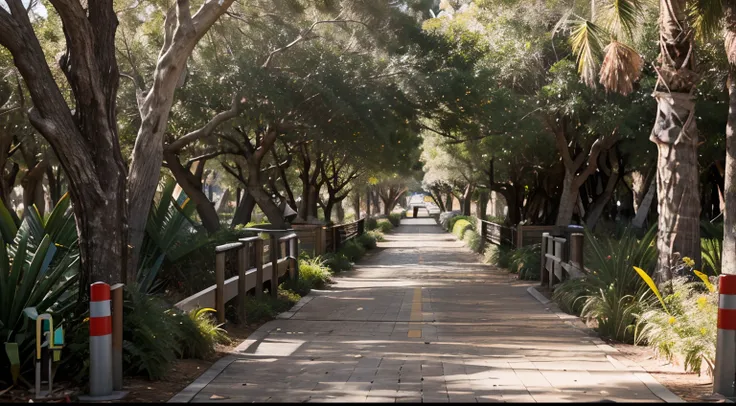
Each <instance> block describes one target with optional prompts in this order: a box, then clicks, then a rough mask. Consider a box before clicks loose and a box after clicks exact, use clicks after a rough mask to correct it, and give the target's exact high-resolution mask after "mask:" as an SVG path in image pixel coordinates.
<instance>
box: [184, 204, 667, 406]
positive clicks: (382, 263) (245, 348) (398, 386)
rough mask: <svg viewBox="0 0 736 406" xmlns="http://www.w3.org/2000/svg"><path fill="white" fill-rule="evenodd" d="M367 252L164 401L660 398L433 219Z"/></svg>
mask: <svg viewBox="0 0 736 406" xmlns="http://www.w3.org/2000/svg"><path fill="white" fill-rule="evenodd" d="M374 251H377V252H375V253H373V254H371V255H369V256H367V257H366V258H365V259H364V260H363V261H361V264H360V265H358V266H356V270H355V271H351V272H348V273H346V274H345V276H340V277H338V278H335V281H336V283H335V284H334V285H333V286H332V288H331V289H330V290H326V291H314V292H313V293H312V294H310V295H309V296H308V297H306V298H305V299H303V301H302V302H300V304H298V305H297V308H295V309H292V312H290V313H287V314H285V315H284V316H283V317H284V318H282V319H278V320H274V321H271V322H269V323H267V324H265V325H263V326H262V327H261V328H260V329H259V330H258V331H257V332H256V333H254V334H253V335H252V336H251V337H250V338H249V340H247V341H246V342H245V343H243V344H242V345H241V346H240V347H238V349H236V352H235V354H234V356H232V357H229V358H228V359H223V360H222V361H221V362H218V364H219V366H218V365H217V364H216V365H215V366H214V367H213V369H212V370H210V371H208V372H207V373H206V374H205V375H208V374H209V378H207V379H205V377H203V379H202V380H201V381H200V382H199V383H198V382H195V383H194V384H193V385H191V386H190V387H189V388H187V389H186V390H185V391H184V392H182V393H181V394H180V395H179V396H178V399H177V398H175V399H172V400H186V399H188V398H191V396H192V395H194V394H195V393H196V395H195V396H194V397H193V399H192V400H194V401H211V400H213V399H212V398H213V395H216V396H214V399H217V400H216V401H219V402H232V401H238V402H252V401H257V402H263V401H271V402H281V401H284V402H287V401H288V402H304V401H310V402H325V401H343V402H363V401H369V402H370V401H385V402H394V401H397V402H419V401H425V402H447V401H450V402H476V401H477V402H533V401H536V402H548V401H549V402H570V401H578V402H591V401H592V402H595V401H600V400H602V399H604V398H605V399H610V400H615V401H661V399H660V398H659V397H658V396H657V395H655V393H653V392H652V390H654V391H655V392H657V394H659V395H660V396H663V394H662V393H661V391H662V390H664V394H665V395H666V394H668V393H669V392H667V391H666V390H665V389H663V388H662V387H661V386H659V385H657V384H656V382H655V383H654V384H652V383H651V382H650V380H651V377H649V375H648V374H646V373H643V372H642V371H641V369H639V368H635V367H632V366H631V365H626V364H624V363H622V362H620V361H618V360H616V359H615V358H613V357H612V356H611V355H612V354H613V353H612V352H611V349H610V347H607V346H605V345H600V344H598V343H600V341H599V340H596V339H594V338H593V337H590V336H588V335H586V334H585V333H584V332H581V331H579V330H577V329H575V328H572V327H571V326H569V325H568V324H566V323H565V322H564V321H563V320H561V319H560V318H559V317H557V316H556V315H554V314H553V313H550V312H549V311H547V310H545V307H544V306H543V305H541V304H540V303H539V302H537V301H536V300H535V299H534V298H532V297H531V296H530V295H529V294H528V293H527V292H526V287H527V286H528V285H526V284H512V283H509V277H508V275H507V274H506V273H505V272H501V271H495V270H493V269H492V268H491V267H489V266H487V265H483V264H480V263H478V261H477V257H476V256H475V255H474V254H472V253H470V251H469V250H467V249H466V248H465V247H464V246H463V243H462V242H459V241H457V240H456V239H455V238H454V237H453V236H452V235H450V234H448V233H445V232H443V231H442V230H441V228H440V227H439V226H437V225H436V224H435V222H434V220H432V219H427V218H424V219H422V218H419V219H405V220H402V225H401V226H400V227H399V228H397V229H396V230H395V231H394V233H393V234H392V235H388V236H387V241H386V242H384V243H379V250H374ZM223 368H224V369H223ZM211 378H214V379H212V380H211V382H209V383H207V381H208V380H209V379H211ZM644 382H647V384H649V386H647V384H645V383H644ZM187 393H188V394H189V396H187V395H186V394H187ZM670 395H671V394H670Z"/></svg>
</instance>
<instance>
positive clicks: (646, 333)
mask: <svg viewBox="0 0 736 406" xmlns="http://www.w3.org/2000/svg"><path fill="white" fill-rule="evenodd" d="M688 265H689V264H688ZM694 272H695V274H696V276H698V277H700V278H701V279H702V282H700V281H699V282H690V281H688V279H687V278H686V277H680V278H675V279H673V280H671V281H670V282H667V283H665V284H663V285H662V288H663V289H662V291H663V292H664V295H663V294H662V293H660V290H659V289H658V288H657V286H656V285H655V284H654V282H653V281H651V280H650V281H648V284H649V285H650V289H651V291H652V293H654V294H655V296H657V298H659V301H655V302H653V303H651V305H649V306H647V307H645V308H644V309H642V310H643V311H642V312H641V314H639V318H638V322H637V324H636V331H635V332H636V334H635V343H636V344H642V343H645V344H647V345H649V346H651V347H652V348H654V350H655V352H656V354H657V355H658V356H660V357H663V358H665V359H667V360H669V361H673V360H674V359H675V358H680V359H681V360H682V361H683V362H684V366H685V369H686V370H687V371H689V372H695V373H697V374H698V375H700V373H701V369H702V365H703V364H705V365H706V366H707V373H708V375H710V376H713V369H714V366H715V351H716V340H717V335H718V331H717V325H718V323H717V321H718V293H717V292H718V289H717V288H716V286H714V284H713V283H711V282H710V280H709V279H708V277H707V276H705V275H704V274H702V273H699V272H697V271H695V270H694ZM643 278H644V277H643ZM645 279H646V278H645Z"/></svg>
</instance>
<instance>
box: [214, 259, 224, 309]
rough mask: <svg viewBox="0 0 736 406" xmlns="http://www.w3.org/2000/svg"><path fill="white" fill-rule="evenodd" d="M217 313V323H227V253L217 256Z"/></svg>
mask: <svg viewBox="0 0 736 406" xmlns="http://www.w3.org/2000/svg"><path fill="white" fill-rule="evenodd" d="M215 283H216V284H217V287H216V288H215V311H217V322H218V323H224V322H225V253H224V252H218V253H217V254H216V255H215Z"/></svg>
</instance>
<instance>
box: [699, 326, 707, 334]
mask: <svg viewBox="0 0 736 406" xmlns="http://www.w3.org/2000/svg"><path fill="white" fill-rule="evenodd" d="M707 332H708V330H707V329H706V328H705V327H701V328H700V334H702V335H705V334H706V333H707Z"/></svg>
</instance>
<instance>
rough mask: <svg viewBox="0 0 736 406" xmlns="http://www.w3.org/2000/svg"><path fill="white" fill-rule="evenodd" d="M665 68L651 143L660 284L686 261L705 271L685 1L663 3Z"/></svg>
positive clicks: (690, 41) (662, 59) (657, 92)
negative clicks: (654, 150) (654, 152)
mask: <svg viewBox="0 0 736 406" xmlns="http://www.w3.org/2000/svg"><path fill="white" fill-rule="evenodd" d="M659 13H660V17H659V24H660V27H659V33H660V56H659V62H660V66H659V69H658V70H657V71H658V73H659V78H658V80H657V86H656V88H655V91H654V93H653V95H654V98H655V99H656V101H657V117H656V120H655V122H654V127H653V128H652V132H651V135H650V140H651V141H652V142H654V143H655V144H656V145H657V151H658V156H657V200H658V202H657V203H658V209H659V221H658V231H659V234H658V238H657V249H658V250H659V257H658V261H657V270H656V276H657V278H656V279H657V282H662V281H667V280H670V279H671V278H672V277H673V270H674V268H675V267H677V266H679V265H680V264H681V261H682V258H683V257H686V256H687V257H690V258H692V259H693V260H694V261H695V266H696V267H697V268H699V267H700V196H699V184H698V129H697V127H696V123H695V100H694V99H695V96H694V91H695V85H696V82H697V75H696V73H695V61H694V58H695V55H694V48H695V41H694V39H693V30H692V28H691V27H690V25H689V20H688V17H687V10H686V1H685V0H661V3H660V11H659Z"/></svg>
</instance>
